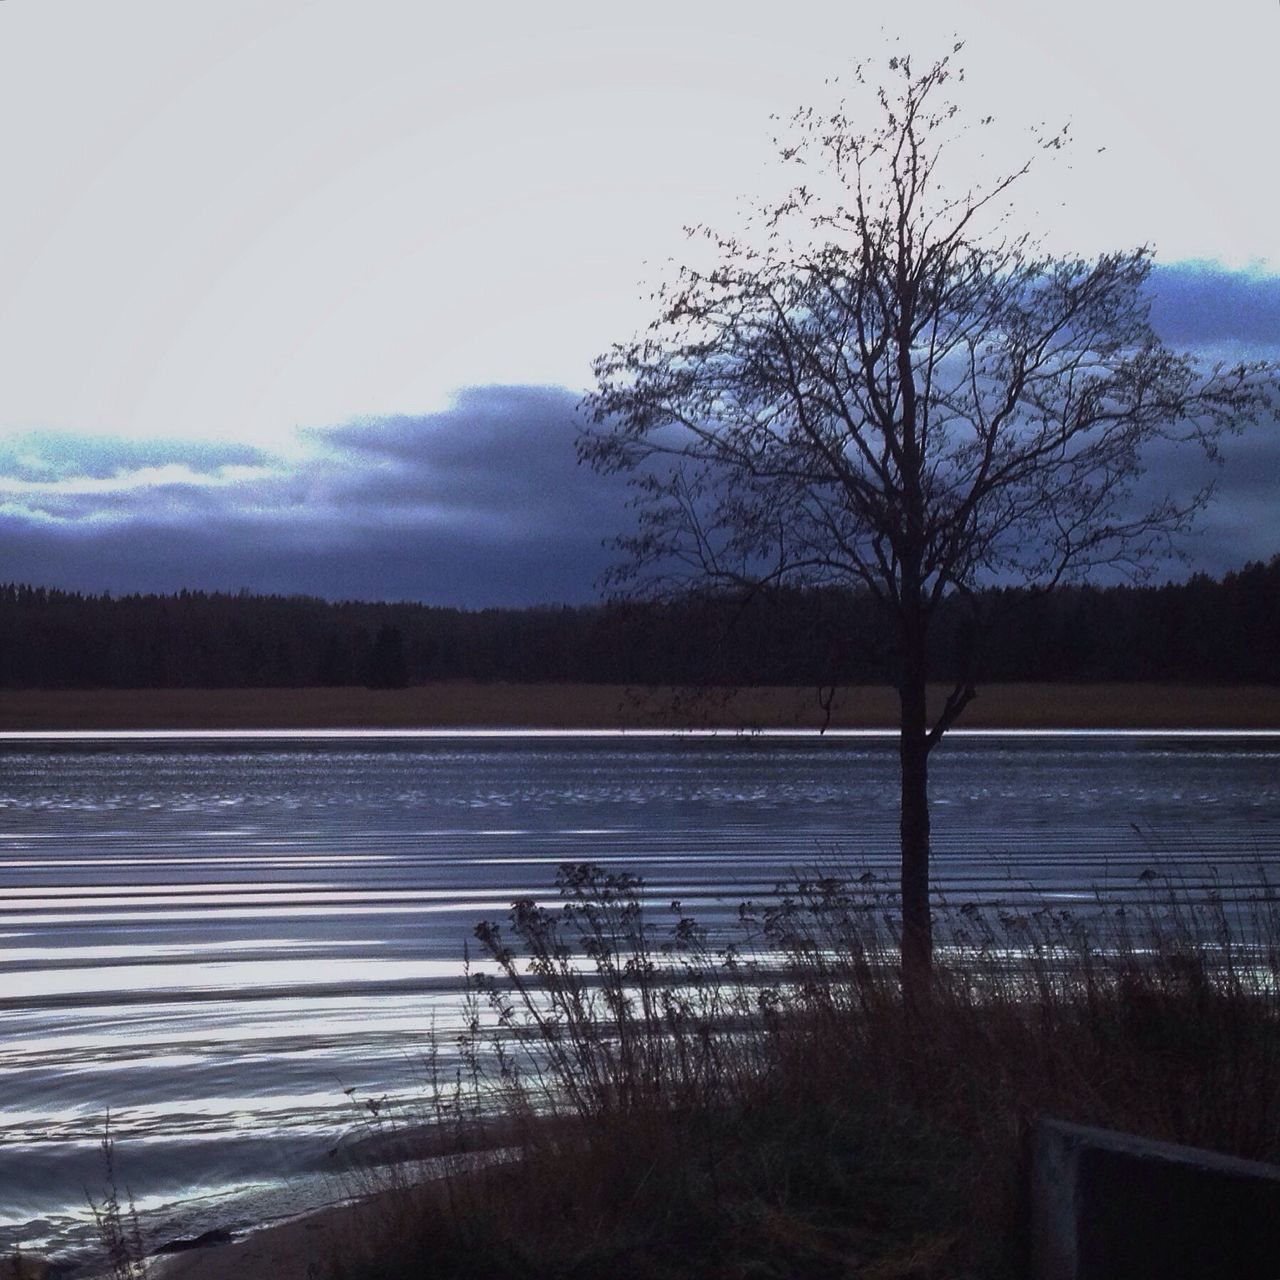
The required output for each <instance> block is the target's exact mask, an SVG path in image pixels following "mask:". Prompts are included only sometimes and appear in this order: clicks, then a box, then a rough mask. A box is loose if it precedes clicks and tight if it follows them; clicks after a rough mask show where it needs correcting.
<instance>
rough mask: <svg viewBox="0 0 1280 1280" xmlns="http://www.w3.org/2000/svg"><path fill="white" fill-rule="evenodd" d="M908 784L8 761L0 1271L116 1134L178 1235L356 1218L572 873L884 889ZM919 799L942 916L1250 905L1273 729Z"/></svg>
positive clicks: (808, 753)
mask: <svg viewBox="0 0 1280 1280" xmlns="http://www.w3.org/2000/svg"><path fill="white" fill-rule="evenodd" d="M896 767H897V759H896V744H895V743H894V741H893V739H892V738H891V737H890V736H888V735H884V734H877V733H848V734H832V735H828V736H826V737H823V738H817V737H814V736H795V735H791V736H788V735H785V734H775V735H763V736H752V737H734V736H706V735H703V736H699V735H684V736H672V735H660V734H637V733H632V734H628V735H626V736H625V737H624V736H620V735H617V734H607V733H597V734H571V735H555V734H541V735H539V734H530V733H513V734H507V735H503V734H498V733H491V734H489V735H484V736H474V735H466V734H462V733H456V734H417V735H404V734H399V735H397V734H380V733H369V734H364V735H359V734H349V735H343V736H326V735H304V734H287V735H275V736H272V735H270V734H258V735H234V734H226V735H204V736H190V737H186V738H183V737H181V736H166V735H160V734H153V735H147V734H138V735H133V736H131V737H126V736H117V737H115V738H106V737H97V738H89V737H84V738H78V737H75V736H74V735H68V736H65V737H63V738H61V739H56V740H55V739H52V738H43V739H35V738H31V739H24V738H22V737H20V736H18V735H8V736H7V737H3V738H0V769H2V773H0V1248H3V1247H6V1246H11V1245H12V1243H13V1242H14V1241H16V1240H21V1241H23V1243H24V1247H28V1248H32V1249H36V1248H51V1247H64V1246H66V1245H67V1244H75V1243H76V1242H82V1241H83V1240H84V1239H85V1238H86V1234H87V1223H86V1213H85V1190H86V1188H87V1189H88V1190H89V1191H97V1190H98V1189H100V1187H101V1183H102V1175H101V1168H100V1157H99V1153H98V1149H97V1148H98V1143H99V1142H100V1140H101V1138H102V1135H103V1130H104V1124H105V1122H106V1117H107V1112H108V1109H109V1110H110V1116H111V1129H112V1132H113V1133H114V1135H115V1137H116V1139H117V1161H118V1165H119V1172H120V1176H121V1180H122V1182H125V1183H127V1184H128V1185H129V1187H130V1189H131V1190H132V1192H133V1194H134V1196H135V1198H136V1199H137V1202H138V1205H139V1207H140V1209H141V1210H142V1211H143V1214H144V1219H145V1221H146V1225H147V1226H148V1228H149V1229H154V1230H155V1231H157V1232H159V1233H161V1234H164V1233H166V1232H167V1233H168V1234H179V1233H186V1232H188V1231H193V1230H202V1229H204V1228H206V1227H208V1226H213V1225H224V1224H233V1223H244V1222H250V1221H253V1220H255V1219H258V1218H261V1217H262V1216H265V1215H268V1214H273V1213H278V1212H283V1211H285V1210H291V1209H296V1208H304V1207H307V1206H308V1205H309V1204H310V1203H319V1202H323V1201H325V1200H329V1199H332V1198H335V1196H336V1195H337V1194H338V1193H339V1191H340V1188H338V1187H337V1186H336V1185H335V1183H334V1181H333V1175H332V1173H331V1172H330V1167H329V1164H328V1163H327V1156H326V1153H327V1151H328V1150H329V1149H330V1148H331V1147H332V1146H333V1144H334V1143H335V1141H337V1140H338V1138H339V1137H340V1136H341V1135H342V1134H343V1133H344V1131H346V1130H348V1129H349V1128H350V1127H351V1125H352V1124H353V1122H354V1121H355V1120H356V1119H358V1115H359V1112H358V1108H359V1105H360V1103H361V1101H362V1100H367V1099H378V1098H381V1097H382V1096H383V1095H384V1094H386V1093H390V1094H392V1095H411V1094H413V1093H414V1092H415V1091H416V1090H417V1089H418V1087H419V1085H420V1083H421V1081H422V1078H423V1071H424V1067H423V1061H422V1058H423V1051H424V1045H425V1043H426V1037H427V1035H428V1034H429V1033H430V1032H431V1030H432V1029H433V1028H434V1030H435V1033H436V1035H437V1037H438V1038H439V1040H440V1042H441V1043H442V1044H443V1045H444V1046H445V1048H446V1051H447V1049H448V1047H449V1045H450V1041H451V1038H452V1037H453V1036H454V1035H456V1032H457V1030H458V1026H459V1014H460V1002H459V991H460V988H461V981H462V968H463V951H464V946H465V944H466V942H467V940H468V939H469V937H470V936H471V930H472V928H473V926H474V924H475V923H476V922H477V921H478V920H481V919H486V918H490V919H497V918H501V916H502V914H503V912H504V910H505V909H506V907H507V906H508V905H509V904H510V903H511V901H512V900H513V899H514V898H516V897H521V896H531V897H537V898H541V899H544V900H547V901H550V900H551V899H552V898H553V896H554V894H553V882H554V877H555V871H556V868H557V866H558V865H559V864H560V863H563V862H578V861H592V862H598V863H602V864H606V865H609V866H611V867H616V868H618V869H626V870H628V871H631V872H634V873H636V874H638V875H641V876H643V877H644V879H645V882H646V886H647V888H648V890H649V891H650V893H651V894H652V897H653V900H654V901H655V902H657V903H666V902H669V901H670V900H672V899H680V900H681V901H682V902H683V903H684V904H685V907H686V909H691V910H692V911H693V912H694V913H696V914H699V915H700V916H702V917H703V918H704V919H710V920H713V919H715V918H727V916H728V914H729V913H731V912H732V911H733V910H734V909H735V908H736V906H737V904H738V902H740V901H741V900H743V899H745V898H749V897H757V898H758V897H760V896H762V895H764V894H767V893H768V892H770V891H771V889H772V888H773V887H774V885H775V884H776V883H777V882H778V881H781V880H785V879H786V878H788V877H790V876H792V875H793V874H795V873H803V872H805V871H809V870H812V869H814V868H816V867H824V868H825V867H831V866H834V865H844V866H849V867H852V868H854V869H855V870H856V871H859V872H860V871H862V870H864V869H871V870H873V871H875V872H876V873H877V874H880V875H883V876H885V877H886V879H888V880H890V881H891V880H892V878H893V875H894V867H895V860H896V853H895V842H896V824H897V810H896V803H897V801H896ZM932 798H933V810H932V813H933V824H934V848H935V855H934V859H935V863H934V865H935V882H936V884H937V885H938V887H939V888H940V889H941V890H942V891H943V892H945V893H946V894H947V896H948V897H949V898H951V899H952V900H960V899H965V898H975V897H976V898H980V899H983V900H992V899H998V900H1000V901H1002V902H1010V903H1013V902H1029V901H1042V900H1043V899H1044V898H1045V896H1046V895H1047V896H1049V897H1050V898H1051V899H1053V900H1058V901H1064V902H1071V901H1075V900H1088V899H1091V898H1092V895H1093V892H1094V890H1095V888H1101V889H1103V890H1105V891H1107V892H1113V893H1119V894H1126V893H1132V892H1134V891H1135V889H1136V887H1137V886H1138V885H1139V884H1140V879H1139V877H1140V876H1141V875H1142V873H1143V871H1144V870H1147V869H1153V870H1156V871H1157V872H1164V871H1169V872H1171V873H1173V874H1174V875H1175V876H1178V877H1183V878H1185V879H1186V881H1187V883H1188V884H1191V885H1195V884H1200V883H1204V882H1205V881H1206V879H1207V878H1208V877H1209V876H1210V875H1212V874H1214V873H1215V872H1216V874H1218V875H1219V876H1221V877H1222V878H1223V879H1224V880H1226V881H1227V882H1228V883H1231V882H1238V883H1240V884H1242V885H1244V886H1246V888H1247V887H1248V886H1256V884H1257V883H1258V868H1259V867H1260V866H1261V867H1269V868H1271V869H1272V870H1274V869H1275V868H1276V867H1277V865H1278V858H1280V735H1256V734H1255V735H1244V734H1236V735H1231V734H1218V735H1202V734H1181V735H1174V734H1164V735H1156V734H1139V733H1131V734H1103V733H1099V734H1087V733H1084V734H1073V735H1065V734H1063V735H1052V734H1036V733H1027V734H1021V735H1015V734H1007V733H996V732H992V733H986V734H981V733H974V734H968V735H966V734H963V733H959V732H957V733H954V734H953V735H951V736H950V737H949V738H948V739H947V742H946V744H945V745H944V747H943V748H942V749H941V750H940V751H939V752H938V753H936V754H935V756H934V757H933V762H932ZM346 1090H354V1092H353V1093H350V1094H348V1093H347V1092H344V1091H346ZM285 1181H287V1182H288V1191H287V1194H285V1193H282V1191H281V1186H282V1184H283V1183H284V1182H285Z"/></svg>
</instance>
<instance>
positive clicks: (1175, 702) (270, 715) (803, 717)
mask: <svg viewBox="0 0 1280 1280" xmlns="http://www.w3.org/2000/svg"><path fill="white" fill-rule="evenodd" d="M948 692H950V689H949V686H946V685H931V686H930V687H929V705H930V709H931V711H933V712H936V710H937V709H938V708H940V707H941V706H942V703H943V701H944V700H945V698H946V695H947V693H948ZM897 719H898V706H897V694H896V691H895V690H893V689H891V688H888V687H884V686H859V687H846V688H841V689H839V690H837V691H836V694H835V697H834V699H833V700H832V703H831V717H830V721H829V725H828V726H827V727H829V728H831V729H847V730H889V729H895V728H896V727H897ZM826 720H827V717H826V714H825V712H824V710H823V707H822V705H821V704H820V702H819V699H818V693H817V690H815V689H813V688H809V687H804V688H793V687H783V686H773V687H766V688H752V689H740V690H724V689H698V690H689V689H670V688H652V687H636V686H623V685H587V684H569V685H563V684H518V685H517V684H497V683H495V684H468V683H460V682H459V683H441V684H431V685H418V686H414V687H411V688H408V689H396V690H376V689H363V688H319V689H98V690H63V689H59V690H42V689H19V690H7V691H5V692H4V694H3V695H0V732H8V733H28V734H30V733H42V732H47V733H62V732H84V733H90V732H94V731H101V732H104V733H105V732H112V731H119V732H129V731H156V732H169V733H175V732H182V731H188V732H201V731H208V732H211V731H219V730H222V731H228V732H234V731H247V730H276V731H290V730H294V731H310V732H314V733H323V732H326V731H328V732H341V731H359V730H404V731H414V730H421V731H426V730H440V731H446V730H447V731H456V732H459V733H461V732H465V731H477V732H484V731H493V730H522V729H524V730H531V731H532V730H543V731H561V732H565V731H572V730H597V731H600V730H649V731H654V730H658V731H661V730H690V729H692V730H714V729H720V730H751V729H765V730H788V729H800V730H817V729H820V728H822V727H823V726H824V722H826ZM956 728H957V729H985V730H1037V729H1038V730H1089V729H1093V730H1156V731H1158V730H1173V729H1183V730H1251V729H1255V730H1276V729H1280V686H1274V685H1237V686H1206V685H1168V684H993V685H986V686H979V687H978V696H977V698H976V699H975V700H974V702H973V703H972V705H971V706H970V707H969V708H968V709H967V710H966V712H965V714H964V716H963V717H961V719H960V721H959V722H958V723H957V725H956Z"/></svg>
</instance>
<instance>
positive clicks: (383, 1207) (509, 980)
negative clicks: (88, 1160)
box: [330, 865, 1280, 1280]
mask: <svg viewBox="0 0 1280 1280" xmlns="http://www.w3.org/2000/svg"><path fill="white" fill-rule="evenodd" d="M558 888H559V891H560V897H561V902H560V905H559V907H558V908H556V909H549V908H546V907H543V906H539V905H538V904H536V903H534V902H532V901H521V902H517V903H516V904H515V905H514V907H513V908H512V911H511V913H510V915H509V918H508V921H507V923H506V925H505V927H502V928H500V927H499V926H498V925H496V924H492V923H490V924H485V925H482V926H480V927H479V929H478V930H477V936H478V938H479V941H480V943H481V945H482V947H483V949H484V952H485V954H486V956H487V958H488V959H489V960H490V961H492V962H493V970H494V972H492V973H490V974H487V975H479V976H477V977H476V979H475V980H474V985H473V988H472V993H471V1005H470V1009H469V1026H468V1030H467V1032H466V1034H465V1035H464V1036H463V1038H462V1042H461V1049H462V1060H463V1062H464V1064H465V1070H464V1071H463V1072H461V1073H460V1074H459V1076H458V1078H457V1079H456V1081H455V1082H454V1085H453V1091H454V1092H453V1096H454V1099H455V1104H456V1105H455V1107H454V1111H453V1113H452V1114H453V1115H454V1116H455V1122H456V1124H457V1125H458V1126H459V1133H460V1134H461V1133H462V1132H463V1129H464V1127H465V1123H466V1121H465V1119H464V1116H465V1115H466V1114H468V1107H470V1108H472V1110H471V1112H470V1113H469V1114H470V1115H471V1118H472V1120H471V1122H474V1116H475V1114H477V1113H478V1109H479V1108H480V1106H481V1105H482V1103H483V1105H485V1106H488V1107H490V1108H496V1109H497V1110H498V1111H499V1112H501V1113H502V1114H503V1115H504V1116H505V1117H506V1123H507V1125H508V1126H509V1127H508V1130H507V1134H506V1138H505V1141H506V1143H507V1146H508V1149H509V1151H510V1153H511V1154H512V1155H513V1156H514V1157H515V1158H512V1159H508V1160H504V1161H500V1162H491V1163H488V1164H486V1165H483V1166H477V1165H476V1164H474V1163H472V1164H470V1165H465V1166H462V1165H460V1166H458V1167H457V1168H456V1169H455V1170H454V1171H453V1173H452V1174H451V1176H448V1177H446V1178H443V1179H439V1180H436V1181H435V1182H433V1183H430V1184H424V1185H414V1184H412V1183H411V1182H409V1181H407V1180H406V1181H403V1182H401V1184H400V1185H398V1186H396V1187H395V1188H393V1193H391V1194H384V1195H383V1196H381V1197H378V1198H377V1199H376V1200H375V1201H374V1202H373V1204H372V1207H371V1208H370V1209H369V1210H368V1212H369V1213H372V1214H374V1215H376V1216H375V1222H374V1226H373V1228H372V1229H370V1230H369V1231H367V1232H366V1236H367V1237H374V1238H376V1240H377V1247H366V1248H363V1249H362V1248H354V1247H353V1249H352V1250H351V1251H350V1252H349V1253H347V1254H346V1255H344V1257H343V1258H342V1259H341V1260H340V1261H334V1262H333V1263H332V1265H331V1267H330V1276H331V1280H407V1278H408V1277H411V1276H412V1277H422V1276H432V1275H439V1276H456V1277H470V1276H476V1277H479V1276H485V1277H495V1278H497V1280H501V1278H502V1277H513V1278H514V1277H517V1276H518V1277H520V1278H521V1280H536V1278H537V1277H581V1278H582V1280H586V1278H587V1277H595V1276H610V1277H619V1278H620V1280H626V1278H630V1277H634V1278H635V1280H678V1278H683V1277H689V1276H708V1277H723V1278H725V1280H729V1278H731V1277H732V1278H734V1280H737V1278H742V1280H748V1278H752V1280H770V1278H777V1280H783V1278H785V1277H801V1276H804V1277H824V1276H831V1277H837V1276H853V1275H857V1276H865V1277H879V1278H881V1280H891V1278H895V1277H896V1278H900V1280H907V1278H908V1277H914V1278H917V1280H925V1278H929V1277H966V1276H991V1277H1002V1276H1013V1275H1017V1274H1019V1273H1020V1271H1021V1269H1022V1265H1023V1261H1024V1259H1023V1256H1022V1252H1021V1251H1022V1233H1021V1230H1022V1229H1021V1223H1022V1204H1021V1196H1022V1176H1021V1175H1022V1151H1023V1145H1024V1141H1025V1137H1026V1133H1027V1129H1028V1125H1029V1123H1030V1120H1031V1119H1032V1118H1033V1117H1034V1116H1035V1115H1037V1114H1039V1113H1043V1112H1047V1113H1051V1114H1054V1115H1057V1116H1059V1117H1062V1118H1065V1119H1068V1120H1072V1121H1076V1122H1080V1123H1087V1124H1096V1125H1103V1126H1107V1127H1111V1128H1116V1129H1120V1130H1124V1131H1128V1132H1136V1133H1141V1134H1145V1135H1147V1136H1150V1137H1155V1138H1162V1139H1166V1140H1170V1141H1175V1142H1183V1143H1189V1144H1192V1145H1196V1146H1204V1147H1209V1148H1213V1149H1216V1150H1220V1151H1224V1152H1227V1153H1229V1154H1235V1155H1239V1156H1244V1157H1249V1158H1254V1159H1262V1160H1269V1159H1270V1160H1274V1159H1277V1158H1280V1018H1278V1016H1277V1015H1278V1013H1280V997H1278V996H1277V975H1278V973H1280V928H1278V927H1277V926H1278V925H1280V911H1278V910H1277V897H1276V895H1275V894H1274V893H1273V892H1272V891H1271V890H1270V888H1269V887H1268V886H1267V884H1266V882H1265V879H1262V880H1260V882H1259V883H1258V884H1257V885H1254V886H1253V887H1252V888H1250V889H1246V890H1244V891H1243V894H1242V895H1241V894H1237V895H1236V896H1235V897H1234V898H1233V900H1232V902H1231V903H1228V902H1227V901H1226V899H1225V898H1224V895H1223V894H1222V893H1221V892H1220V890H1219V887H1218V886H1215V885H1209V886H1205V887H1203V888H1202V889H1201V890H1187V889H1184V888H1173V887H1171V886H1169V885H1167V884H1162V883H1160V882H1159V881H1156V880H1148V881H1147V882H1145V883H1143V884H1141V885H1137V886H1134V891H1133V892H1131V893H1129V894H1128V895H1127V897H1126V898H1125V899H1120V898H1117V899H1112V900H1109V901H1105V902H1104V901H1098V902H1096V903H1094V904H1092V906H1090V907H1089V908H1088V909H1087V910H1073V911H1067V910H1062V909H1058V908H1053V907H1049V906H1044V907H1040V908H1038V909H1036V910H1032V911H1026V912H1019V911H1014V910H1009V909H1006V908H1003V907H1002V906H1001V905H1000V904H998V903H992V904H986V905H984V904H981V903H966V904H964V905H962V906H959V907H956V908H947V907H945V906H944V907H943V908H942V909H941V911H940V913H939V920H938V923H937V936H938V938H939V948H938V958H937V964H936V971H935V976H934V981H933V984H932V990H931V992H930V994H929V996H928V998H927V999H922V1000H919V1001H916V1002H914V1003H911V1004H908V1003H905V1002H904V1000H903V998H902V994H901V985H900V981H899V974H898V971H897V967H896V950H897V948H896V944H897V938H896V934H895V928H896V923H895V922H896V919H897V916H896V901H895V898H894V895H893V894H892V893H891V892H888V891H886V890H885V889H884V888H883V887H882V886H881V885H879V884H878V883H877V882H876V881H875V879H874V877H872V876H870V875H869V874H868V875H864V876H862V877H860V878H858V879H846V878H841V877H834V876H824V877H817V878H814V879H812V880H809V881H804V882H801V883H799V884H795V885H793V886H791V887H790V888H789V889H788V890H787V891H784V892H780V894H779V895H778V896H777V897H775V898H773V899H771V900H770V901H769V902H768V903H765V904H760V905H753V904H745V905H744V906H743V907H742V909H741V911H740V913H739V916H738V920H737V922H736V926H735V927H734V928H733V929H731V930H725V929H721V930H719V931H718V932H717V933H715V934H712V933H710V932H709V931H708V930H707V929H706V928H704V927H702V926H701V925H699V923H698V922H697V921H696V920H694V919H693V918H691V917H690V916H688V915H686V914H685V913H684V912H683V911H682V910H681V908H680V904H678V903H675V904H672V908H673V914H672V916H671V919H670V921H669V922H668V923H667V924H666V925H660V924H659V923H658V922H657V919H656V918H655V913H654V911H653V910H652V907H651V905H650V904H647V903H646V902H645V898H644V891H643V885H642V884H641V883H640V882H639V881H638V880H636V879H635V878H633V877H630V876H627V875H621V874H617V873H612V872H607V871H604V870H602V869H600V868H598V867H595V866H590V865H572V866H565V867H563V868H562V869H561V872H560V875H559V877H558Z"/></svg>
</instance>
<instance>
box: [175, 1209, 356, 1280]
mask: <svg viewBox="0 0 1280 1280" xmlns="http://www.w3.org/2000/svg"><path fill="white" fill-rule="evenodd" d="M367 1213H368V1209H367V1208H366V1207H365V1206H364V1205H361V1204H349V1205H338V1206H335V1207H333V1208H330V1209H321V1210H319V1211H318V1212H316V1213H310V1214H307V1215H306V1216H305V1217H302V1218H295V1219H293V1220H292V1221H289V1222H282V1223H278V1224H276V1225H274V1226H268V1227H263V1228H261V1229H260V1230H257V1231H253V1232H250V1233H249V1234H248V1235H245V1236H243V1237H240V1238H238V1239H236V1240H234V1241H233V1242H232V1243H231V1244H222V1245H209V1246H207V1247H205V1248H200V1249H191V1250H188V1251H186V1252H184V1253H174V1254H167V1255H162V1256H160V1257H156V1258H153V1259H152V1261H151V1273H152V1275H153V1276H154V1277H155V1280H228V1277H235V1280H317V1278H319V1277H323V1276H324V1275H325V1274H326V1263H327V1261H328V1260H330V1259H332V1258H334V1257H335V1256H341V1255H342V1254H343V1253H345V1252H346V1251H347V1250H348V1249H349V1248H350V1242H351V1240H352V1239H354V1238H358V1237H359V1235H360V1233H361V1231H362V1228H363V1227H364V1226H365V1215H366V1214H367Z"/></svg>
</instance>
